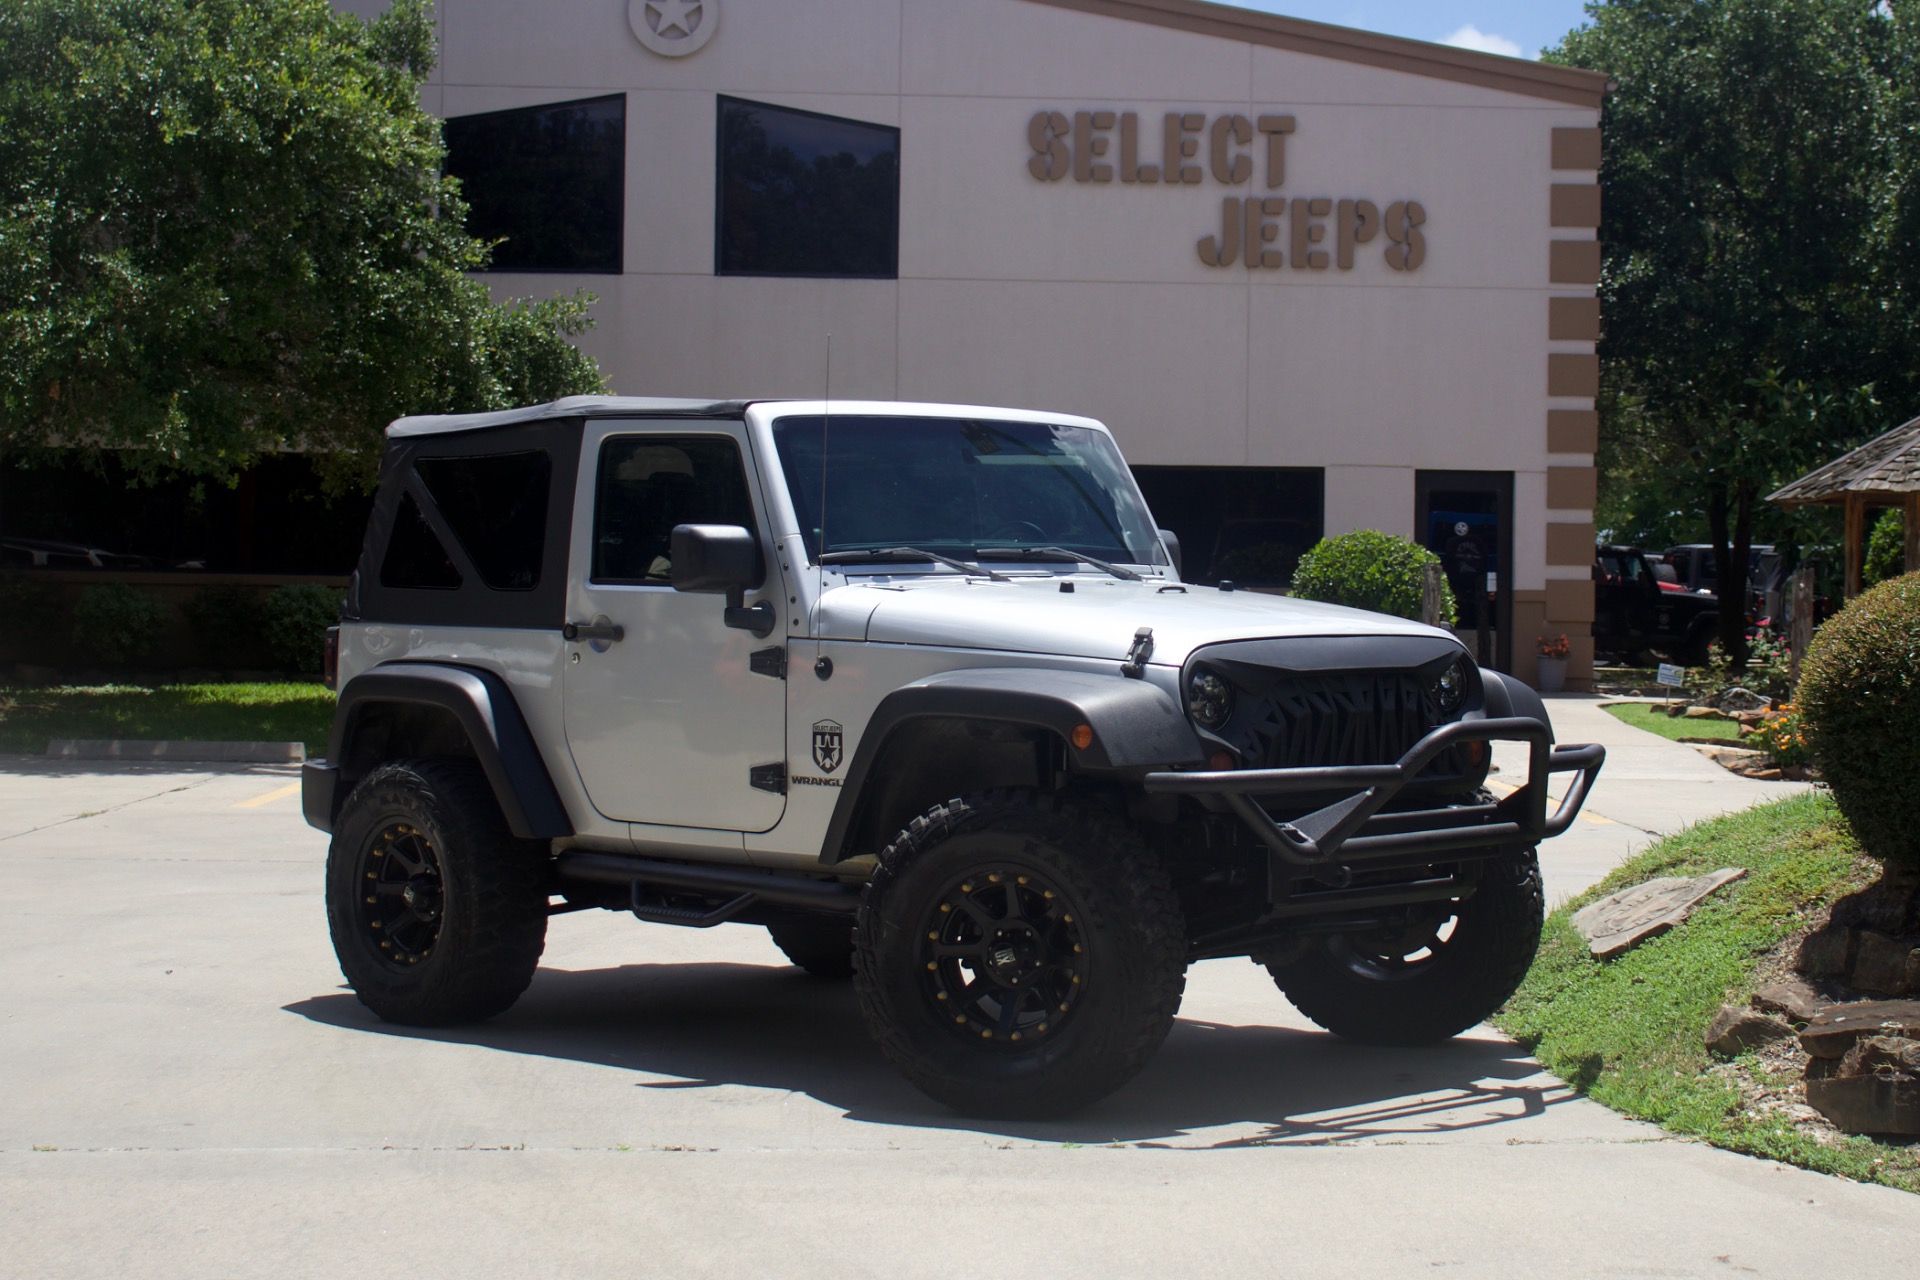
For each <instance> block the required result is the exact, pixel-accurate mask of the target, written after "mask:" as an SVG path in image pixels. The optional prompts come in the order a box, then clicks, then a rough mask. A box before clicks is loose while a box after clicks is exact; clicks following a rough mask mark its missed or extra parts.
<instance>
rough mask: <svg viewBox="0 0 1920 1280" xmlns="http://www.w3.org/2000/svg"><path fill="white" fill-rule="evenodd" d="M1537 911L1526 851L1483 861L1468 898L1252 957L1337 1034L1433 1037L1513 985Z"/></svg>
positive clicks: (1534, 865) (1470, 1021)
mask: <svg viewBox="0 0 1920 1280" xmlns="http://www.w3.org/2000/svg"><path fill="white" fill-rule="evenodd" d="M1543 915H1544V902H1543V898H1542V894H1541V889H1540V863H1539V860H1538V858H1537V857H1536V856H1535V854H1534V853H1533V851H1532V850H1529V851H1527V852H1526V853H1525V854H1522V855H1519V856H1516V857H1511V858H1503V859H1500V860H1498V861H1495V862H1490V863H1488V864H1487V866H1486V869H1485V871H1484V872H1483V873H1482V877H1481V880H1480V885H1479V888H1478V889H1477V890H1476V892H1475V893H1474V895H1473V896H1472V897H1470V898H1466V899H1463V900H1459V901H1455V902H1450V903H1440V904H1438V905H1437V906H1434V907H1429V908H1426V909H1424V911H1423V910H1422V909H1421V908H1412V909H1409V911H1408V913H1407V916H1406V921H1405V924H1404V926H1403V927H1400V928H1397V929H1392V930H1378V931H1370V932H1368V933H1364V934H1361V933H1355V934H1331V935H1325V936H1321V937H1315V938H1312V939H1311V940H1310V941H1309V943H1308V945H1307V948H1306V950H1305V951H1304V952H1302V953H1300V954H1297V955H1295V954H1291V953H1290V954H1289V955H1288V956H1287V957H1286V958H1285V959H1277V958H1276V959H1272V960H1268V959H1263V958H1262V957H1259V956H1256V957H1254V959H1255V961H1256V963H1263V964H1265V965H1266V969H1267V972H1268V973H1270V974H1272V975H1273V980H1274V982H1275V984H1277V985H1278V986H1279V988H1280V990H1281V992H1282V993H1283V994H1285V996H1286V997H1287V999H1288V1000H1290V1001H1292V1002H1293V1006H1294V1007H1295V1008H1296V1009H1298V1010H1300V1012H1301V1013H1304V1014H1305V1015H1306V1016H1307V1017H1309V1018H1311V1019H1313V1021H1315V1022H1316V1023H1318V1024H1319V1025H1320V1026H1322V1027H1325V1028H1326V1029H1327V1030H1328V1031H1331V1032H1333V1033H1334V1034H1335V1035H1338V1036H1342V1037H1344V1038H1346V1039H1348V1040H1356V1041H1359V1042H1360V1043H1362V1044H1379V1045H1403V1046H1410V1045H1422V1044H1432V1043H1434V1042H1435V1041H1439V1040H1445V1039H1447V1038H1448V1037H1450V1036H1455V1035H1458V1034H1460V1033H1461V1032H1462V1031H1465V1030H1466V1029H1467V1028H1468V1027H1471V1026H1474V1025H1476V1024H1478V1023H1480V1022H1484V1021H1485V1020H1486V1019H1487V1017H1488V1016H1489V1015H1490V1014H1492V1013H1493V1011H1494V1010H1495V1009H1498V1008H1499V1007H1500V1006H1501V1005H1503V1004H1505V1003H1506V1001H1507V998H1508V997H1509V996H1511V995H1512V994H1513V993H1514V991H1515V990H1517V989H1518V988H1519V986H1520V980H1521V979H1522V978H1524V977H1526V975H1527V969H1528V967H1529V966H1530V965H1531V964H1532V963H1533V956H1534V952H1535V951H1536V950H1538V949H1539V946H1540V926H1541V921H1542V918H1543Z"/></svg>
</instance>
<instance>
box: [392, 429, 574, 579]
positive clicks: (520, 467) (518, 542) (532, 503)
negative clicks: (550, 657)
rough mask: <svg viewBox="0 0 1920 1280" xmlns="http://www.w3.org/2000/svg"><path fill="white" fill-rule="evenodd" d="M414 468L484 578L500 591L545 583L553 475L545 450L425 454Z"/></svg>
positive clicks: (435, 504)
mask: <svg viewBox="0 0 1920 1280" xmlns="http://www.w3.org/2000/svg"><path fill="white" fill-rule="evenodd" d="M413 469H414V473H415V474H416V475H418V476H419V477H420V483H422V484H423V485H425V486H426V489H427V495H428V496H429V497H431V498H432V499H433V505H434V506H436V507H438V508H439V509H440V514H441V515H442V516H443V517H445V518H446V522H447V524H448V525H449V526H451V527H452V529H453V536H454V537H456V538H458V539H459V540H460V547H461V549H462V550H464V551H465V552H466V553H467V558H468V559H469V560H471V561H473V565H474V568H476V569H478V570H479V571H480V578H481V581H483V582H485V583H486V584H487V585H488V586H489V587H492V588H493V589H494V590H495V591H531V590H533V589H534V588H535V587H537V586H539V585H540V559H541V556H542V555H543V554H544V552H545V550H546V536H547V490H548V488H549V486H550V482H551V480H552V477H553V463H552V460H551V459H550V458H548V456H547V453H546V451H545V450H544V449H533V450H528V451H527V452H525V453H494V454H486V455H482V456H479V457H465V458H458V457H456V458H421V459H419V460H418V461H416V462H415V463H414V464H413Z"/></svg>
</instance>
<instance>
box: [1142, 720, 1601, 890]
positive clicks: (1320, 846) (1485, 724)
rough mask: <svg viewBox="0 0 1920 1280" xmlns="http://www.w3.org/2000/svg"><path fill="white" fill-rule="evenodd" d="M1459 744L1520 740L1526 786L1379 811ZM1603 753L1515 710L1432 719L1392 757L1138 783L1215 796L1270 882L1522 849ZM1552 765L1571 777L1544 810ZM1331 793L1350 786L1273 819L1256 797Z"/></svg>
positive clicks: (1556, 827)
mask: <svg viewBox="0 0 1920 1280" xmlns="http://www.w3.org/2000/svg"><path fill="white" fill-rule="evenodd" d="M1462 742H1525V743H1526V744H1527V745H1528V748H1529V752H1530V754H1529V760H1528V768H1527V781H1526V785H1524V786H1522V787H1521V788H1520V789H1519V790H1517V791H1515V792H1514V793H1513V794H1512V795H1510V796H1507V797H1506V798H1505V799H1503V800H1497V801H1493V802H1491V803H1486V804H1471V805H1449V806H1446V807H1444V808H1438V809H1420V810H1411V811H1410V810H1398V811H1396V812H1393V813H1382V812H1381V810H1382V809H1384V808H1385V807H1386V806H1387V805H1389V804H1391V803H1392V802H1393V799H1394V797H1395V796H1397V795H1399V794H1400V792H1401V791H1402V790H1404V789H1405V788H1406V787H1407V785H1408V784H1409V783H1411V782H1413V781H1414V779H1415V778H1416V777H1418V775H1419V773H1420V771H1421V770H1422V769H1424V768H1426V767H1427V765H1429V764H1430V763H1432V762H1433V760H1434V758H1435V757H1436V756H1438V755H1439V754H1440V753H1441V752H1443V751H1445V750H1446V749H1447V748H1449V747H1453V746H1457V745H1459V744H1460V743H1462ZM1606 758H1607V750H1606V748H1605V747H1602V746H1599V745H1591V746H1575V747H1556V746H1554V745H1553V740H1552V734H1551V731H1550V730H1549V729H1548V728H1547V726H1546V725H1545V724H1543V723H1542V722H1540V721H1539V720H1535V719H1532V718H1530V717H1520V716H1515V717H1511V718H1507V719H1500V720H1463V721H1459V722H1457V723H1454V724H1447V725H1442V726H1440V727H1439V728H1438V729H1435V730H1434V731H1433V732H1432V733H1429V734H1428V735H1427V736H1426V737H1424V738H1422V739H1420V741H1418V742H1416V743H1414V744H1413V746H1412V747H1411V748H1410V749H1409V750H1408V751H1407V753H1406V754H1405V755H1403V756H1401V757H1400V759H1399V761H1398V762H1397V763H1394V764H1377V765H1344V766H1332V767H1324V768H1323V767H1313V768H1301V769H1234V770H1228V771H1225V772H1214V773H1180V772H1172V771H1168V772H1160V773H1150V774H1148V775H1147V776H1146V779H1145V786H1146V789H1147V790H1148V791H1149V792H1155V793H1158V794H1162V795H1183V796H1201V797H1205V796H1214V797H1218V798H1219V799H1220V800H1221V801H1223V802H1224V803H1225V804H1226V805H1227V807H1228V808H1230V809H1231V810H1232V811H1233V812H1234V813H1235V814H1237V815H1238V816H1239V817H1240V819H1241V821H1243V822H1245V823H1246V824H1247V827H1248V829H1250V830H1251V831H1252V832H1253V834H1254V835H1255V836H1257V837H1259V839H1260V841H1261V843H1263V844H1264V845H1266V846H1267V848H1268V849H1269V850H1271V851H1272V854H1273V857H1274V866H1273V869H1274V872H1275V876H1274V880H1275V883H1276V884H1278V883H1283V882H1284V881H1285V880H1286V879H1289V878H1294V877H1298V876H1299V875H1301V874H1303V873H1307V874H1312V873H1315V872H1324V871H1328V870H1332V869H1336V868H1340V867H1354V866H1357V865H1359V864H1364V863H1366V862H1370V861H1387V860H1396V861H1401V862H1404V861H1405V860H1406V859H1407V857H1408V856H1409V855H1418V854H1424V853H1432V854H1436V855H1439V854H1445V853H1448V852H1450V851H1453V850H1466V849H1474V850H1481V849H1485V850H1495V851H1497V850H1501V849H1523V848H1527V847H1530V846H1532V845H1534V844H1537V843H1538V842H1539V841H1541V840H1544V839H1546V838H1548V837H1549V836H1557V835H1559V834H1560V833H1561V832H1563V831H1565V830H1566V829H1567V828H1568V826H1570V825H1571V824H1572V823H1573V820H1574V818H1575V816H1577V815H1578V814H1579V812H1580V806H1581V805H1582V804H1583V803H1585V801H1586V798H1587V792H1588V791H1589V790H1590V789H1591V788H1592V786H1593V780H1594V778H1595V777H1596V776H1598V774H1599V772H1600V766H1601V764H1602V763H1603V762H1604V761H1605V760H1606ZM1556 773H1574V774H1577V775H1578V776H1577V777H1576V778H1575V779H1574V781H1573V784H1572V786H1570V787H1569V788H1568V790H1567V794H1566V796H1565V798H1563V799H1562V800H1561V801H1560V804H1559V806H1558V807H1557V808H1556V809H1555V810H1554V812H1553V814H1552V815H1551V816H1549V815H1548V813H1547V798H1548V797H1547V779H1548V777H1549V776H1550V775H1552V774H1556ZM1334 792H1349V793H1350V794H1348V795H1347V796H1346V797H1345V798H1344V799H1341V800H1337V801H1335V802H1334V803H1332V804H1328V805H1325V806H1323V807H1321V808H1319V809H1316V810H1314V811H1313V812H1311V813H1308V814H1305V815H1303V816H1301V817H1297V818H1293V819H1290V820H1287V821H1280V820H1276V819H1275V818H1274V817H1273V816H1272V815H1270V814H1269V813H1268V812H1267V811H1266V809H1265V808H1263V807H1262V804H1261V800H1262V799H1264V800H1266V801H1268V802H1271V801H1273V800H1275V799H1278V798H1280V797H1283V796H1290V795H1293V796H1299V795H1319V796H1325V795H1327V794H1329V793H1334ZM1288 867H1291V868H1294V870H1291V871H1288V870H1287V868H1288Z"/></svg>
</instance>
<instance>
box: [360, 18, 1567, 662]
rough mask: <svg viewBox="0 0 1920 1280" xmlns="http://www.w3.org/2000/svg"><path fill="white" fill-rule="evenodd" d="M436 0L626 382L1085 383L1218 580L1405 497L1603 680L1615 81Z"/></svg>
mask: <svg viewBox="0 0 1920 1280" xmlns="http://www.w3.org/2000/svg"><path fill="white" fill-rule="evenodd" d="M348 7H349V8H355V9H359V10H361V11H363V12H364V11H365V10H366V9H367V7H368V4H367V3H362V4H349V5H348ZM438 11H439V14H440V17H439V22H440V44H441V61H440V65H439V67H438V69H437V70H436V71H435V74H434V79H433V81H432V83H431V84H430V85H429V86H428V88H427V90H426V105H427V106H428V107H429V109H431V110H432V111H434V112H435V113H436V114H438V115H441V116H442V117H444V118H446V119H447V121H448V126H447V133H448V144H449V162H448V163H449V169H450V171H452V172H453V173H455V174H456V175H458V176H460V177H461V178H462V180H463V181H464V182H465V184H466V187H467V191H468V194H469V196H470V198H471V200H472V203H473V206H474V217H473V225H474V227H475V229H476V231H479V232H480V233H482V234H486V235H488V236H497V237H502V242H501V245H500V248H499V250H498V256H497V259H496V265H497V270H496V271H495V273H494V279H493V283H494V285H495V287H496V290H497V292H498V293H499V294H500V295H502V296H505V295H516V296H525V295H542V294H549V293H552V292H555V291H559V290H568V289H572V288H576V287H579V288H585V289H588V290H591V291H592V292H593V293H595V294H597V295H598V296H599V298H600V303H599V306H598V307H597V308H596V310H595V315H596V317H597V321H598V327H597V328H596V329H595V330H594V331H593V332H592V333H591V334H589V335H587V336H586V337H585V338H584V339H583V340H582V345H583V346H585V347H586V348H588V349H589V350H590V351H591V352H592V353H593V354H594V355H595V356H596V357H598V358H599V360H600V361H601V363H602V365H603V367H604V368H605V370H606V372H607V374H608V377H609V378H610V380H611V382H612V385H613V387H614V389H615V390H616V391H619V392H622V393H628V394H645V395H669V396H712V395H724V396H747V395H751V396H807V397H815V396H819V395H821V394H823V393H830V394H831V395H833V396H836V397H838V396H847V397H880V398H903V399H917V400H948V401H962V402H981V403H989V404H1005V405H1017V406H1023V407H1030V408H1041V409H1057V410H1062V411H1071V412H1075V413H1084V414H1089V415H1092V416H1095V417H1098V418H1101V419H1103V420H1104V421H1106V422H1107V423H1109V424H1110V425H1111V426H1112V427H1113V429H1114V432H1115V434H1116V435H1117V436H1118V438H1119V440H1120V442H1121V444H1122V446H1123V447H1124V448H1125V450H1126V452H1127V454H1128V456H1129V458H1130V459H1131V460H1132V461H1133V462H1134V464H1135V465H1136V469H1137V471H1138V474H1139V475H1140V478H1141V482H1142V486H1143V488H1144V489H1145V490H1146V492H1147V496H1148V499H1149V501H1150V502H1151V503H1152V504H1153V506H1154V508H1155V511H1156V514H1157V515H1159V516H1160V518H1161V522H1162V523H1163V524H1168V525H1170V526H1171V527H1173V528H1174V529H1175V531H1176V532H1178V533H1179V534H1180V535H1181V538H1182V542H1183V544H1184V548H1185V553H1186V560H1187V568H1188V574H1189V576H1191V577H1196V578H1199V579H1201V580H1212V579H1217V578H1220V577H1230V578H1234V579H1235V580H1236V581H1239V582H1242V583H1243V584H1245V585H1261V584H1270V583H1273V582H1276V581H1284V578H1285V575H1286V574H1287V573H1288V572H1290V563H1291V559H1292V558H1293V557H1294V556H1296V555H1297V554H1298V551H1299V550H1300V549H1302V547H1303V546H1304V545H1307V544H1310V543H1311V542H1312V541H1313V540H1315V539H1317V538H1318V537H1319V536H1320V535H1321V534H1323V533H1326V534H1331V533H1338V532H1342V531H1345V530H1349V529H1357V528H1377V529H1384V530H1387V531H1389V532H1392V533H1397V534H1404V535H1408V536H1411V537H1415V538H1417V539H1419V540H1421V541H1422V542H1426V543H1428V544H1429V545H1431V546H1433V547H1435V549H1437V550H1439V551H1441V552H1442V554H1443V555H1444V556H1446V557H1447V558H1448V564H1449V572H1450V574H1451V575H1452V578H1453V582H1454V585H1455V589H1456V592H1457V593H1459V594H1461V595H1462V596H1464V597H1466V598H1465V599H1464V600H1463V605H1462V608H1463V615H1464V616H1463V619H1462V623H1463V629H1466V630H1475V629H1476V627H1475V624H1476V623H1477V622H1478V621H1480V619H1481V617H1482V616H1484V619H1485V621H1486V624H1487V628H1488V632H1489V634H1488V636H1487V638H1486V642H1487V644H1488V646H1489V650H1490V655H1489V656H1491V657H1492V658H1493V659H1494V661H1495V662H1496V663H1497V664H1498V665H1501V666H1505V667H1508V668H1509V669H1511V670H1514V671H1516V672H1518V673H1519V674H1521V675H1523V676H1526V677H1529V678H1530V677H1531V676H1532V674H1533V668H1534V663H1533V655H1534V640H1535V637H1536V636H1540V635H1543V634H1544V635H1548V636H1557V635H1559V634H1560V633H1562V632H1564V633H1566V634H1567V635H1569V637H1571V639H1572V646H1573V654H1572V659H1573V660H1572V662H1571V663H1570V678H1571V679H1572V680H1575V681H1580V680H1584V679H1586V678H1587V677H1589V676H1590V673H1591V658H1592V651H1591V642H1590V641H1589V640H1588V639H1587V638H1586V636H1587V632H1588V624H1589V622H1590V620H1591V618H1592V610H1593V603H1592V590H1591V583H1590V577H1589V573H1590V566H1591V562H1592V550H1593V510H1592V508H1593V502H1594V486H1595V473H1594V465H1593V464H1594V457H1593V454H1594V443H1595V415H1594V402H1593V397H1594V394H1595V391H1596V384H1597V377H1598V374H1597V362H1596V358H1595V355H1594V342H1595V339H1596V337H1597V335H1598V328H1599V315H1598V306H1597V303H1596V301H1595V298H1594V283H1595V281H1596V279H1597V276H1598V270H1599V245H1598V241H1597V238H1596V237H1597V227H1598V224H1599V220H1600V207H1599V205H1600V201H1599V188H1598V186H1597V185H1596V173H1595V169H1596V166H1597V165H1598V163H1599V154H1600V139H1599V131H1598V124H1599V114H1600V102H1601V97H1602V94H1603V92H1604V90H1605V79H1604V77H1602V76H1599V75H1595V74H1593V73H1590V72H1584V71H1576V70H1571V69H1567V68H1561V67H1553V66H1546V65H1541V64H1538V63H1531V62H1524V61H1519V60H1515V59H1509V58H1501V57H1496V56H1491V55H1487V54H1479V53H1472V52H1467V51H1464V50H1458V49H1452V48H1445V47H1441V46H1435V45H1427V44H1422V43H1418V42H1414V41H1408V40H1401V39H1395V38H1391V37H1386V36H1378V35H1372V34H1367V33H1363V32H1358V31H1350V30H1345V29H1342V28H1337V27H1329V26H1324V25H1320V24H1316V23H1309V22H1304V21H1299V20H1296V19H1289V18H1282V17H1274V16H1271V15H1266V14H1259V13H1253V12H1246V11H1241V10H1236V9H1229V8H1223V7H1220V6H1217V5H1209V4H1202V3H1195V2H1194V0H807V2H806V3H796V0H592V2H588V0H551V2H550V3H545V4H537V5H532V4H525V3H521V2H519V0H441V3H440V4H439V6H438ZM829 351H830V354H829ZM1489 575H1491V577H1489ZM1488 582H1491V583H1492V585H1493V588H1494V591H1493V594H1492V595H1491V596H1487V595H1486V593H1485V592H1486V583H1488ZM1481 611H1483V615H1482V612H1481ZM1469 643H1470V644H1472V643H1477V639H1476V640H1470V641H1469Z"/></svg>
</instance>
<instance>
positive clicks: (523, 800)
mask: <svg viewBox="0 0 1920 1280" xmlns="http://www.w3.org/2000/svg"><path fill="white" fill-rule="evenodd" d="M392 703H404V704H410V705H414V706H428V707H438V708H440V709H441V710H443V711H446V712H449V713H450V714H452V716H453V718H454V719H455V720H457V721H459V723H460V727H461V729H462V730H463V731H464V732H465V734H466V736H467V741H468V742H469V743H471V744H472V746H473V754H474V758H475V759H476V760H478V761H479V763H480V768H481V770H482V771H483V772H484V773H485V774H486V775H487V782H488V783H489V785H491V787H492V788H493V796H494V799H495V800H496V801H497V802H498V803H499V805H500V812H501V815H502V816H503V817H505V818H506V820H507V828H508V830H510V831H512V832H513V834H514V835H516V836H518V837H520V838H521V839H523V840H529V839H551V838H554V837H558V836H570V835H572V834H573V821H572V819H571V818H569V817H568V816H567V808H566V805H565V804H563V803H562V802H561V800H560V793H559V791H557V790H556V789H555V788H554V785H553V777H552V775H551V774H549V773H548V772H547V764H546V761H545V760H544V759H542V758H541V755H540V748H539V746H538V744H536V743H535V742H534V738H533V733H532V731H531V730H530V729H528V727H527V721H526V717H525V716H524V715H522V714H521V712H520V704H519V703H518V702H517V701H515V700H514V696H513V690H512V689H511V688H510V687H508V685H507V682H506V681H505V680H503V679H501V678H500V676H499V675H497V674H496V673H494V672H492V671H485V670H480V669H477V668H473V667H459V666H452V665H449V664H446V663H437V662H390V663H383V664H382V665H380V666H377V667H374V668H372V669H371V670H368V671H363V672H361V673H360V674H359V675H357V676H355V677H354V678H353V679H351V680H349V681H348V682H347V684H346V687H345V688H343V689H341V690H340V702H339V705H338V706H337V707H336V708H335V710H334V713H333V733H332V736H331V738H330V739H329V740H328V743H327V762H328V764H329V765H331V766H333V767H334V768H335V769H338V768H339V766H340V765H341V764H342V763H343V762H344V761H345V760H346V759H347V746H348V744H349V743H351V742H352V741H353V734H354V731H355V729H356V728H357V727H358V724H359V721H360V718H361V717H362V716H363V715H364V714H365V713H366V711H367V710H368V709H369V708H371V707H377V706H380V705H383V704H392ZM340 781H341V782H344V783H346V784H347V785H346V786H345V787H341V788H339V789H338V790H339V796H340V798H344V797H345V795H346V792H347V790H348V789H350V788H351V786H352V784H353V783H354V782H357V781H358V779H357V778H342V779H340ZM327 817H328V819H329V824H328V829H331V819H332V817H333V814H331V813H329V814H328V815H327Z"/></svg>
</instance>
